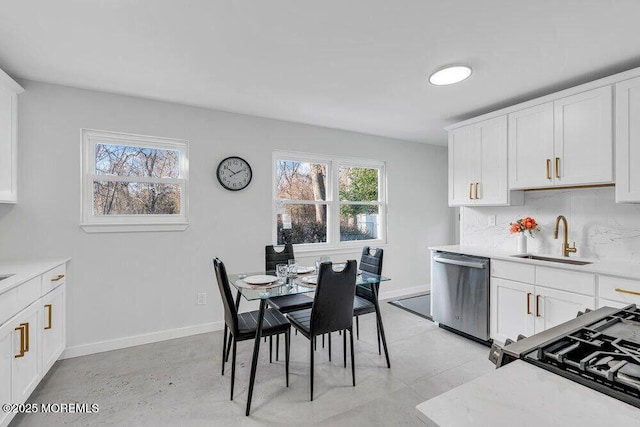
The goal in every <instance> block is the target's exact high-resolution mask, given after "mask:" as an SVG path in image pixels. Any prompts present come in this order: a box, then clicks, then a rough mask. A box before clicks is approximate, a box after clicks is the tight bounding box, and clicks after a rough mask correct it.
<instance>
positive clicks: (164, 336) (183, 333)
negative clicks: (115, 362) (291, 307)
mask: <svg viewBox="0 0 640 427" xmlns="http://www.w3.org/2000/svg"><path fill="white" fill-rule="evenodd" d="M223 327H224V322H223V321H219V322H212V323H204V324H202V325H194V326H186V327H184V328H177V329H169V330H166V331H159V332H151V333H149V334H142V335H135V336H132V337H124V338H116V339H114V340H108V341H99V342H95V343H91V344H82V345H77V346H73V347H67V348H66V349H65V351H64V353H62V356H60V359H69V358H72V357H79V356H86V355H88V354H94V353H102V352H104V351H111V350H119V349H121V348H127V347H134V346H136V345H142V344H151V343H154V342H159V341H165V340H171V339H174V338H182V337H188V336H190V335H198V334H204V333H207V332H213V331H221V330H222V328H223Z"/></svg>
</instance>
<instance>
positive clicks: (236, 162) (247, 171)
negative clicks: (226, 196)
mask: <svg viewBox="0 0 640 427" xmlns="http://www.w3.org/2000/svg"><path fill="white" fill-rule="evenodd" d="M216 175H217V177H218V181H219V182H220V184H221V185H222V186H223V187H224V188H226V189H227V190H231V191H238V190H242V189H243V188H246V187H247V186H248V185H249V183H250V182H251V177H252V176H253V172H252V171H251V166H249V163H247V161H246V160H244V159H241V158H240V157H227V158H226V159H224V160H223V161H221V162H220V164H219V165H218V171H217V172H216Z"/></svg>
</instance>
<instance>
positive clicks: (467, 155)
mask: <svg viewBox="0 0 640 427" xmlns="http://www.w3.org/2000/svg"><path fill="white" fill-rule="evenodd" d="M473 131H474V126H473V125H469V126H464V127H461V128H459V129H455V130H452V131H451V132H449V206H464V205H469V204H471V202H472V199H471V198H472V190H473V188H472V185H473V184H472V183H473V181H474V178H475V176H474V174H475V159H474V158H473V156H474V145H473V133H474V132H473Z"/></svg>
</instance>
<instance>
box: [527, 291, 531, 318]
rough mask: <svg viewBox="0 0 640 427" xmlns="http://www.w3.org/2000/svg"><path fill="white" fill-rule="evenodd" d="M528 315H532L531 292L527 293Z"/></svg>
mask: <svg viewBox="0 0 640 427" xmlns="http://www.w3.org/2000/svg"><path fill="white" fill-rule="evenodd" d="M527 314H531V292H527Z"/></svg>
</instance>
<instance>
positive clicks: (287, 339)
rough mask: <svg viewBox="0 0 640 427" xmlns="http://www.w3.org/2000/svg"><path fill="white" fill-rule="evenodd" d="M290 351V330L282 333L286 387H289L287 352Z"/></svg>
mask: <svg viewBox="0 0 640 427" xmlns="http://www.w3.org/2000/svg"><path fill="white" fill-rule="evenodd" d="M290 351H291V330H288V331H287V332H286V333H285V335H284V372H285V375H286V377H287V387H289V352H290Z"/></svg>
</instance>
